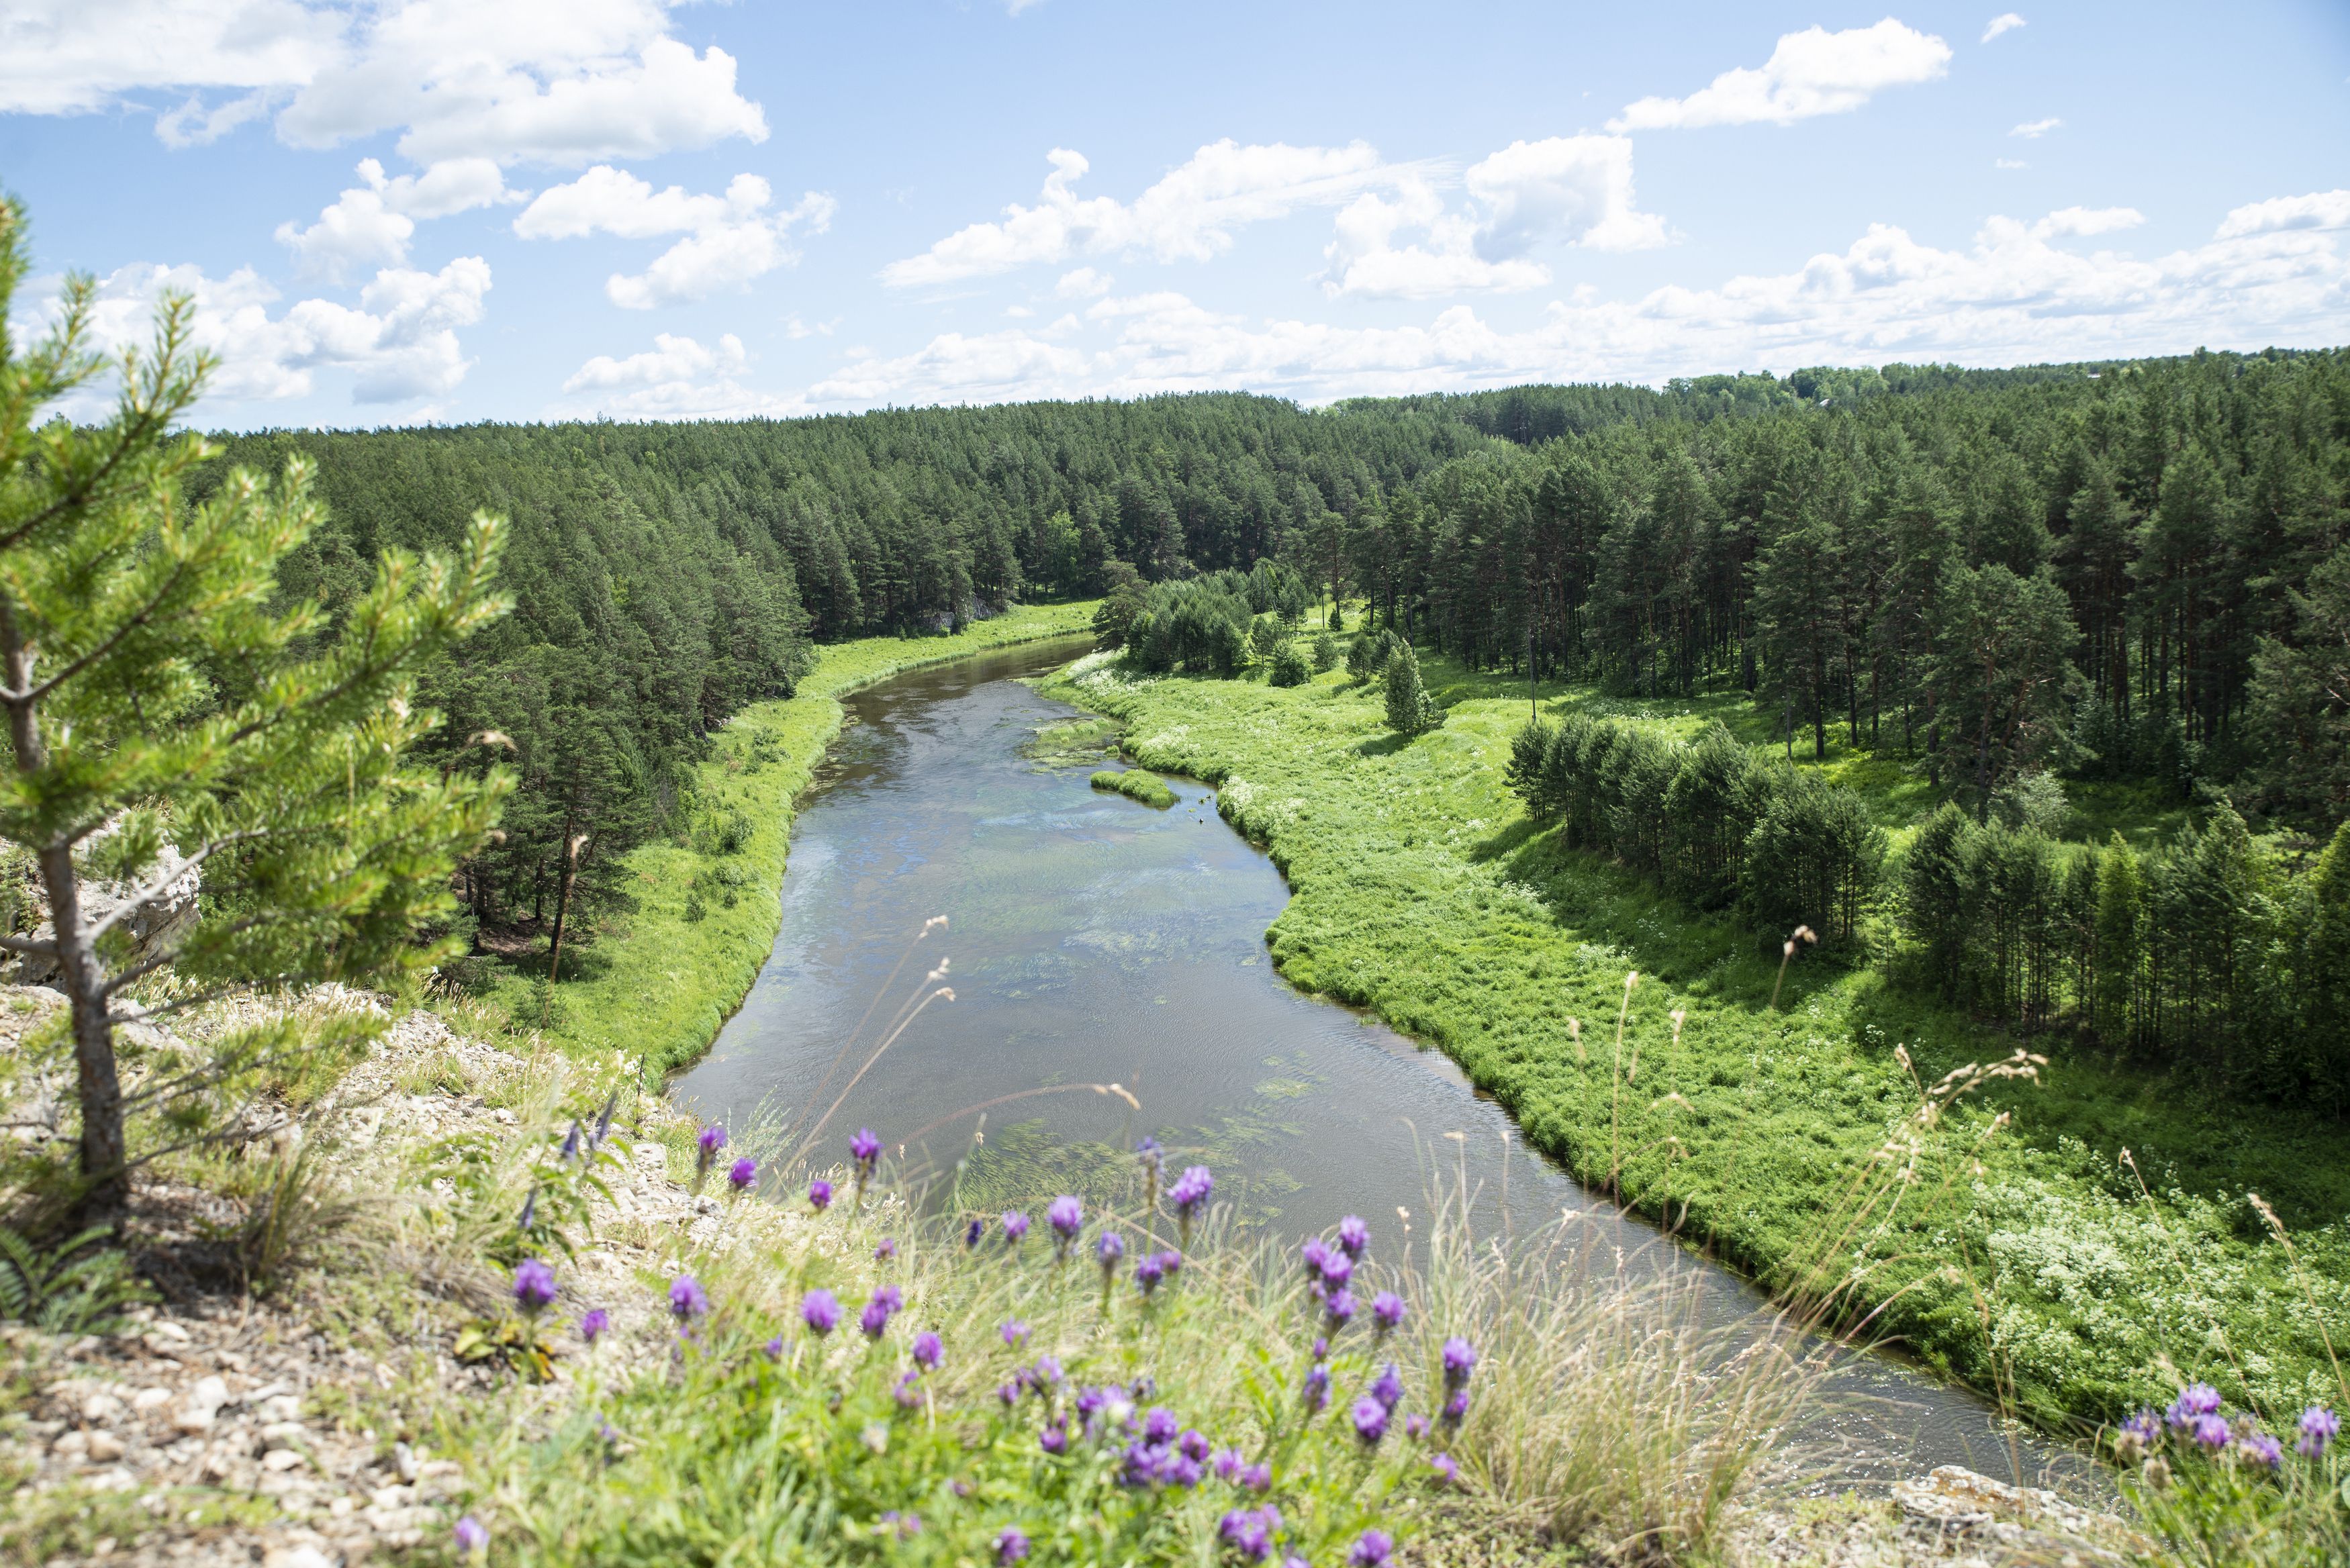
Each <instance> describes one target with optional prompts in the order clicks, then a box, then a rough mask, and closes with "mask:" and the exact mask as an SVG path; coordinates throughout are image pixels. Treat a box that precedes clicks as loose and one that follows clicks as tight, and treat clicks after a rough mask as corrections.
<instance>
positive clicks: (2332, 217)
mask: <svg viewBox="0 0 2350 1568" xmlns="http://www.w3.org/2000/svg"><path fill="white" fill-rule="evenodd" d="M2341 228H2350V191H2319V192H2312V193H2311V194H2309V195H2306V196H2278V197H2275V198H2273V199H2272V200H2270V201H2266V202H2252V203H2251V205H2249V206H2243V207H2238V208H2237V209H2236V210H2235V211H2233V212H2231V213H2229V214H2228V215H2227V217H2225V218H2224V219H2222V220H2220V232H2219V234H2218V235H2217V236H2216V237H2217V238H2220V239H2223V240H2235V239H2243V238H2245V237H2247V236H2250V235H2252V234H2289V233H2291V232H2293V230H2296V229H2341Z"/></svg>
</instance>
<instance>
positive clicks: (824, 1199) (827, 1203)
mask: <svg viewBox="0 0 2350 1568" xmlns="http://www.w3.org/2000/svg"><path fill="white" fill-rule="evenodd" d="M808 1207H809V1208H811V1209H814V1210H816V1212H817V1213H819V1214H821V1213H823V1212H824V1211H825V1210H827V1209H829V1208H831V1207H832V1183H831V1182H829V1181H827V1180H826V1179H824V1178H823V1177H821V1176H819V1177H817V1178H816V1179H815V1180H814V1181H811V1182H809V1183H808Z"/></svg>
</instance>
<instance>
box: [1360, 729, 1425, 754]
mask: <svg viewBox="0 0 2350 1568" xmlns="http://www.w3.org/2000/svg"><path fill="white" fill-rule="evenodd" d="M1411 742H1412V738H1411V737H1410V736H1409V735H1403V734H1398V733H1395V732H1392V731H1390V732H1388V733H1387V734H1384V735H1373V736H1371V737H1370V738H1369V739H1368V740H1363V741H1357V742H1355V754H1356V755H1357V756H1358V757H1391V756H1393V755H1395V754H1396V753H1398V752H1400V751H1402V750H1403V749H1404V748H1405V747H1406V746H1409V745H1410V744H1411Z"/></svg>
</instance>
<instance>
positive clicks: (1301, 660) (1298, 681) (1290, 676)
mask: <svg viewBox="0 0 2350 1568" xmlns="http://www.w3.org/2000/svg"><path fill="white" fill-rule="evenodd" d="M1271 679H1272V681H1273V684H1274V685H1275V686H1303V685H1305V683H1306V682H1307V681H1310V680H1313V679H1314V667H1313V666H1312V665H1310V664H1308V663H1307V662H1306V661H1305V652H1304V650H1303V649H1300V648H1299V647H1298V646H1297V644H1296V643H1295V642H1293V641H1290V640H1288V639H1284V640H1283V642H1282V644H1281V646H1280V647H1279V648H1278V649H1274V655H1273V675H1272V678H1271Z"/></svg>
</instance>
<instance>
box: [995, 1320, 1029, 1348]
mask: <svg viewBox="0 0 2350 1568" xmlns="http://www.w3.org/2000/svg"><path fill="white" fill-rule="evenodd" d="M995 1332H996V1333H998V1334H1002V1335H1003V1343H1004V1344H1006V1345H1010V1346H1011V1347H1012V1348H1014V1350H1017V1349H1018V1348H1019V1347H1020V1342H1021V1341H1022V1340H1024V1339H1025V1338H1027V1337H1028V1325H1027V1324H1024V1323H1022V1322H1021V1321H1020V1320H1019V1319H1018V1318H1016V1317H1014V1318H1006V1319H1005V1320H1004V1321H1003V1323H1002V1324H999V1325H998V1326H997V1328H996V1331H995Z"/></svg>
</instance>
